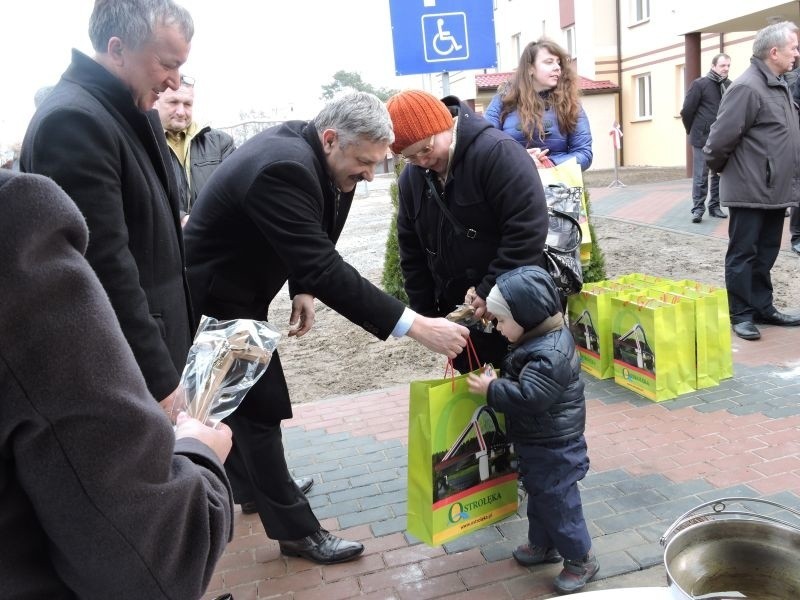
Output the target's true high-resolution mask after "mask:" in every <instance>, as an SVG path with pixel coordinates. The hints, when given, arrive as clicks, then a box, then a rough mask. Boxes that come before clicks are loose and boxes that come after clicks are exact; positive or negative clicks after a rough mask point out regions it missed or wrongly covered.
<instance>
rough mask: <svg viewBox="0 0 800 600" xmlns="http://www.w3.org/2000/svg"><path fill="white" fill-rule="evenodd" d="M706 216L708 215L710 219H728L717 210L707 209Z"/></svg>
mask: <svg viewBox="0 0 800 600" xmlns="http://www.w3.org/2000/svg"><path fill="white" fill-rule="evenodd" d="M708 214H710V215H711V216H712V217H717V218H718V219H727V218H728V215H726V214H725V213H724V212H722V211H721V210H720V209H719V208H709V209H708Z"/></svg>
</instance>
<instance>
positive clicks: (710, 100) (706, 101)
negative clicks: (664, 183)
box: [681, 54, 731, 223]
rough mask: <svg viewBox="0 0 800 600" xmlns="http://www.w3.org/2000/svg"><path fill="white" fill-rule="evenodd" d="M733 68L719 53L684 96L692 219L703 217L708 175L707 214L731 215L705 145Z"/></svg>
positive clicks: (725, 55)
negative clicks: (721, 203) (723, 206)
mask: <svg viewBox="0 0 800 600" xmlns="http://www.w3.org/2000/svg"><path fill="white" fill-rule="evenodd" d="M730 68H731V57H730V56H728V55H727V54H717V55H716V56H715V57H714V58H712V59H711V70H710V71H709V72H708V74H707V75H705V76H704V77H698V78H697V79H695V80H694V81H693V82H692V84H691V85H690V86H689V91H687V92H686V97H685V98H684V99H683V108H682V109H681V120H682V121H683V127H684V128H685V129H686V134H687V135H688V136H689V143H690V144H691V145H692V203H693V204H692V223H699V222H700V221H702V220H703V214H704V213H705V211H706V196H707V195H708V191H709V189H708V180H709V176H710V178H711V196H710V197H709V198H708V214H710V215H711V216H712V217H718V218H720V219H726V218H727V217H728V215H726V214H725V213H724V212H722V210H721V209H720V207H719V175H718V174H717V173H714V172H713V171H710V170H709V168H708V165H706V157H705V155H704V154H703V146H705V145H706V140H707V139H708V132H709V131H710V130H711V124H712V123H713V122H714V120H715V119H716V118H717V111H718V110H719V103H720V101H721V100H722V96H723V94H724V93H725V90H727V89H728V86H730V84H731V80H730V79H728V71H729V70H730Z"/></svg>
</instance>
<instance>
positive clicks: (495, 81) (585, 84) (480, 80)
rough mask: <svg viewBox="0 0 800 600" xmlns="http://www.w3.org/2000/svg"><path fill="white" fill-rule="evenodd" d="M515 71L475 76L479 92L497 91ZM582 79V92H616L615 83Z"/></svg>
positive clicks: (581, 77) (604, 80) (605, 80)
mask: <svg viewBox="0 0 800 600" xmlns="http://www.w3.org/2000/svg"><path fill="white" fill-rule="evenodd" d="M513 74H514V73H513V71H512V72H509V73H484V74H481V75H475V87H477V88H478V89H479V90H487V91H488V90H496V89H497V88H498V86H499V85H500V84H501V83H504V82H505V81H507V80H508V78H509V77H511V76H512V75H513ZM579 77H580V84H581V91H583V92H586V91H590V90H616V89H617V85H616V84H615V83H614V82H613V81H608V80H607V79H603V80H601V81H595V80H593V79H588V78H586V77H583V76H579Z"/></svg>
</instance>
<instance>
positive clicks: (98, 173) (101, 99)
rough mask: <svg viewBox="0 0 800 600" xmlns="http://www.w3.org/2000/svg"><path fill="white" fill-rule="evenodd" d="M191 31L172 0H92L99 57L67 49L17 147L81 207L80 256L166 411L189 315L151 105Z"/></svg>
mask: <svg viewBox="0 0 800 600" xmlns="http://www.w3.org/2000/svg"><path fill="white" fill-rule="evenodd" d="M193 33H194V25H193V23H192V18H191V16H190V15H189V13H188V12H186V10H185V9H183V8H182V7H180V6H178V5H177V4H175V3H174V2H173V1H172V0H97V2H96V3H95V6H94V10H93V12H92V16H91V18H90V22H89V37H90V39H91V42H92V46H93V47H94V50H95V54H94V56H93V57H92V58H90V57H88V56H86V55H85V54H82V53H81V52H79V51H77V50H73V51H72V64H71V65H70V66H69V68H68V69H67V70H66V72H65V73H64V74H63V75H62V77H61V80H60V81H59V82H58V84H57V85H56V86H55V87H54V88H53V90H52V91H51V92H50V94H49V95H48V96H47V97H46V98H45V99H44V100H43V101H42V103H41V105H40V106H39V108H38V109H37V111H36V114H35V115H34V117H33V119H32V121H31V123H30V125H29V127H28V131H27V133H26V134H25V140H24V141H23V144H22V170H23V171H26V172H29V173H39V174H42V175H47V176H48V177H50V178H52V179H53V180H55V182H56V183H58V184H59V185H60V186H61V187H62V188H63V189H64V191H66V192H67V194H68V195H69V196H70V197H71V198H72V199H73V200H74V201H75V203H76V204H77V205H78V207H79V208H80V210H81V212H82V213H83V216H84V218H85V219H86V223H87V225H88V226H89V231H90V240H89V248H88V250H87V252H86V258H87V259H88V260H89V263H90V264H91V265H92V268H93V269H94V270H95V272H96V273H97V276H98V277H99V279H100V282H101V283H102V284H103V287H104V288H105V290H106V293H107V294H108V296H109V299H110V300H111V305H112V306H113V307H114V310H115V312H116V314H117V318H118V319H119V322H120V324H121V325H122V331H123V333H124V334H125V337H126V339H127V340H128V344H130V346H131V349H132V350H133V353H134V356H135V357H136V361H137V363H138V364H139V367H140V368H141V369H142V372H143V373H144V376H145V381H146V382H147V387H148V389H149V390H150V393H151V394H152V395H153V396H154V397H155V398H156V400H159V401H160V402H161V405H162V407H163V408H164V409H165V410H166V411H167V412H168V413H169V412H171V408H172V403H173V401H174V399H175V398H176V397H177V388H178V383H179V381H180V374H181V372H182V370H183V367H184V364H185V362H186V354H187V351H188V349H189V346H190V344H191V341H192V326H193V322H192V321H193V319H192V315H191V312H190V304H189V293H188V286H187V284H186V279H185V275H184V257H183V244H182V239H181V226H180V220H179V213H178V211H179V200H178V195H177V189H176V185H175V180H174V178H173V176H172V172H171V168H170V166H169V165H170V162H169V161H170V159H169V154H168V150H167V144H166V140H165V138H164V135H163V133H162V130H161V122H160V121H159V118H158V113H157V112H155V111H153V110H151V109H152V108H153V103H154V102H155V101H156V99H157V98H158V93H159V92H161V91H163V90H165V89H167V88H171V89H177V88H178V86H179V85H180V74H179V68H180V66H181V65H182V64H183V63H184V62H185V61H186V59H187V57H188V56H189V46H190V41H191V39H192V35H193Z"/></svg>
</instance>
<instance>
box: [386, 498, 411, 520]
mask: <svg viewBox="0 0 800 600" xmlns="http://www.w3.org/2000/svg"><path fill="white" fill-rule="evenodd" d="M389 508H391V509H392V513H393V514H394V515H395V516H397V517H399V516H401V515H402V516H405V515H407V514H408V502H406V501H403V502H394V503H392V504H390V505H389Z"/></svg>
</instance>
